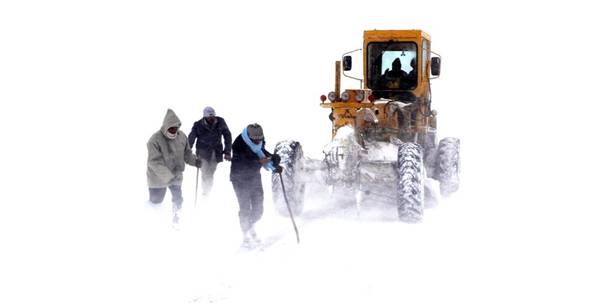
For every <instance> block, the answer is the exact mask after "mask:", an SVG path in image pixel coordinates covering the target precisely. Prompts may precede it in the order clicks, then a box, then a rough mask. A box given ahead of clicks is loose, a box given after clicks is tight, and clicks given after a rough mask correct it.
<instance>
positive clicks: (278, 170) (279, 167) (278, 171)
mask: <svg viewBox="0 0 606 304" xmlns="http://www.w3.org/2000/svg"><path fill="white" fill-rule="evenodd" d="M275 167H276V168H275V169H274V173H278V174H279V173H282V170H284V169H283V168H282V166H279V165H278V166H275Z"/></svg>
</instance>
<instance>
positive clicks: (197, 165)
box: [196, 158, 202, 168]
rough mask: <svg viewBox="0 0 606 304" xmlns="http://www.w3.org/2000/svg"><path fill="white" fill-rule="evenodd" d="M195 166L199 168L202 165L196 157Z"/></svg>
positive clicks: (200, 160)
mask: <svg viewBox="0 0 606 304" xmlns="http://www.w3.org/2000/svg"><path fill="white" fill-rule="evenodd" d="M196 167H197V168H201V167H202V159H199V158H196Z"/></svg>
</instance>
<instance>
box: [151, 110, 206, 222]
mask: <svg viewBox="0 0 606 304" xmlns="http://www.w3.org/2000/svg"><path fill="white" fill-rule="evenodd" d="M180 127H181V121H180V120H179V118H178V117H177V115H176V114H175V112H173V110H171V109H168V110H167V111H166V115H165V116H164V122H163V123H162V127H161V128H160V130H159V131H157V132H156V133H154V134H153V135H152V136H151V137H150V139H149V141H148V142H147V152H148V156H147V184H148V186H149V200H150V202H151V203H153V204H160V203H161V202H162V201H163V200H164V196H165V194H166V188H168V189H169V190H170V192H171V195H172V202H173V213H174V217H173V222H174V223H178V222H179V217H178V214H177V212H178V211H179V210H180V209H181V205H182V203H183V195H182V193H181V184H182V183H183V170H185V163H187V164H189V165H191V166H197V167H200V165H201V162H200V161H199V160H197V159H196V156H195V155H194V154H193V153H192V150H191V148H190V146H189V143H188V142H187V136H186V135H185V133H183V131H181V130H179V128H180Z"/></svg>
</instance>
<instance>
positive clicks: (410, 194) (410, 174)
mask: <svg viewBox="0 0 606 304" xmlns="http://www.w3.org/2000/svg"><path fill="white" fill-rule="evenodd" d="M424 179H425V177H424V172H423V148H421V146H420V145H418V144H416V143H410V142H409V143H404V144H403V145H401V146H399V147H398V187H397V200H398V217H399V218H400V220H401V221H403V222H409V223H416V222H419V221H421V219H422V218H423V199H424V192H423V191H424Z"/></svg>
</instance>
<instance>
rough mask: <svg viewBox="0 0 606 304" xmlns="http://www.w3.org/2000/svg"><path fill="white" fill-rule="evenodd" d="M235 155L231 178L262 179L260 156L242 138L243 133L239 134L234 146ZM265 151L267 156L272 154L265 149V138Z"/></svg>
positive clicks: (237, 180)
mask: <svg viewBox="0 0 606 304" xmlns="http://www.w3.org/2000/svg"><path fill="white" fill-rule="evenodd" d="M232 150H233V155H232V159H231V172H230V174H229V179H230V180H231V181H233V182H244V181H248V180H251V179H256V178H258V179H261V172H260V171H261V167H262V165H261V162H259V156H258V155H257V154H255V152H253V151H252V150H251V149H250V147H249V146H248V145H247V144H246V142H244V139H242V135H238V137H236V140H234V144H233V146H232ZM263 153H265V155H266V156H267V157H270V156H271V154H270V153H269V152H268V151H267V150H265V140H264V141H263Z"/></svg>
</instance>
